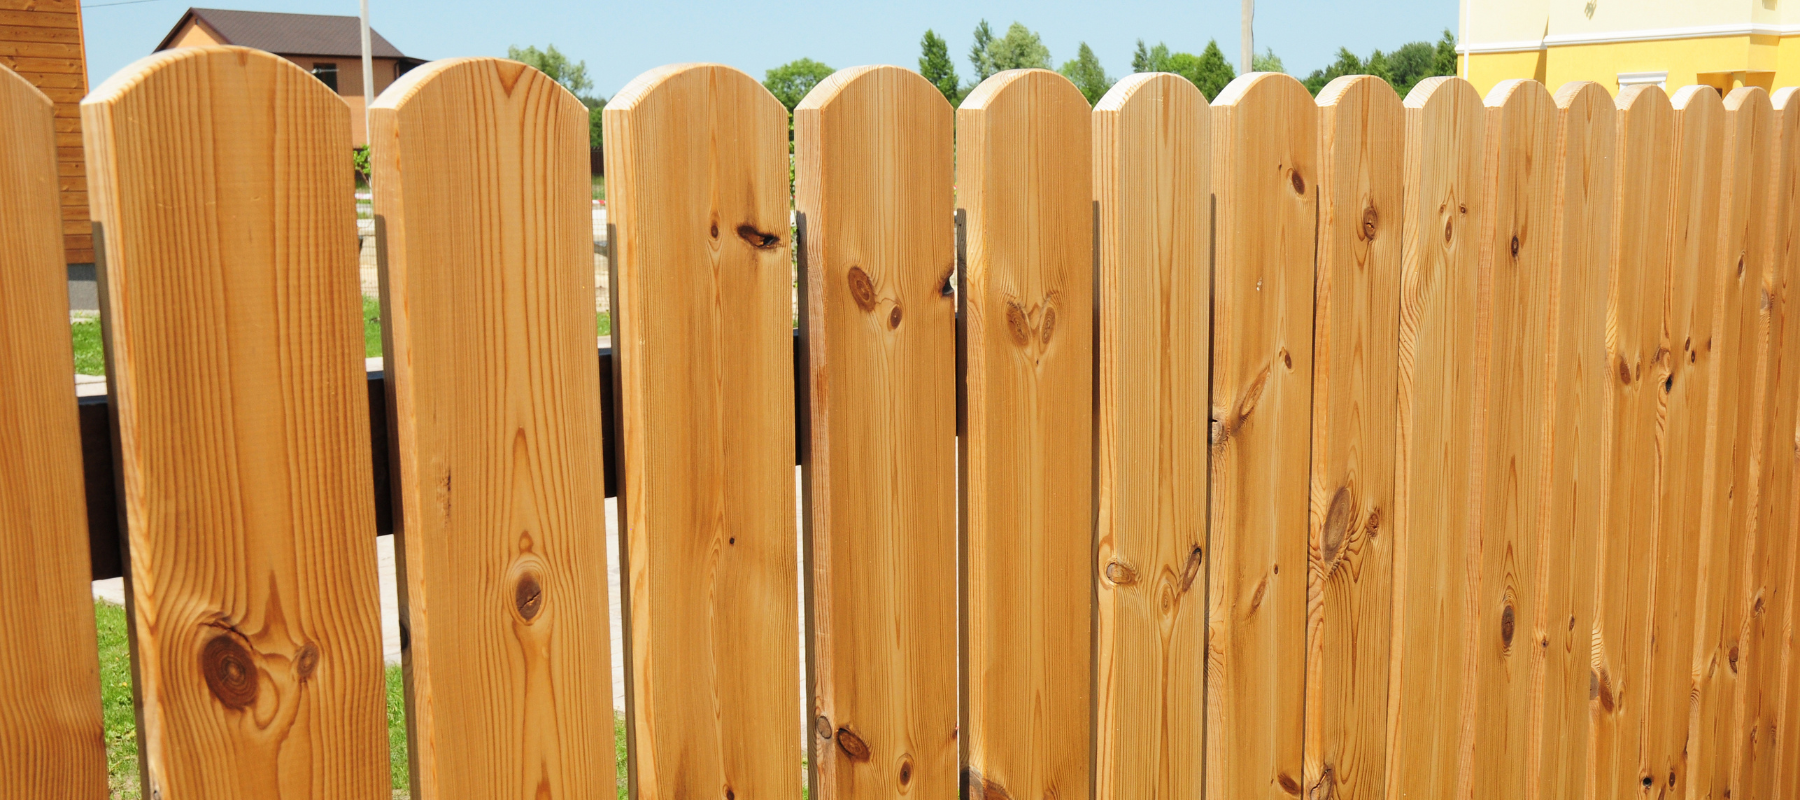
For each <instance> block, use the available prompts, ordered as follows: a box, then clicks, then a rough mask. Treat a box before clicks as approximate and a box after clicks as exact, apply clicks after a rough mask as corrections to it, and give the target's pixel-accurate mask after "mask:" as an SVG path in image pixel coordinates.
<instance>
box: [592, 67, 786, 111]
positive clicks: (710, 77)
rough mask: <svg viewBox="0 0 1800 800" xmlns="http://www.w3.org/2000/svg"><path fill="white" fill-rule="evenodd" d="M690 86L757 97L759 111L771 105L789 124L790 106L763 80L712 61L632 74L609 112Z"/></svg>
mask: <svg viewBox="0 0 1800 800" xmlns="http://www.w3.org/2000/svg"><path fill="white" fill-rule="evenodd" d="M687 87H694V88H699V87H707V88H709V89H711V90H713V91H724V92H730V93H739V94H740V95H741V96H743V97H744V98H745V99H748V98H750V97H754V98H755V99H753V100H748V101H749V102H751V103H755V104H757V105H761V106H764V108H762V109H756V111H758V112H760V113H765V114H766V113H771V109H775V110H779V111H780V112H781V114H782V117H783V118H782V123H783V124H784V125H785V124H786V114H787V109H786V108H784V107H782V105H781V101H780V100H777V99H775V95H774V94H773V93H771V92H770V91H769V89H768V87H766V86H763V84H762V82H761V81H759V80H757V79H756V78H753V77H751V76H750V74H749V73H746V72H744V71H743V70H741V69H738V68H737V67H731V66H726V65H724V64H713V63H709V62H688V63H683V64H669V65H666V66H661V67H657V68H655V69H652V70H649V71H647V72H645V73H643V74H642V75H639V76H637V77H635V78H632V79H631V82H630V83H627V84H625V86H624V88H622V89H620V90H619V91H618V92H617V93H615V94H613V96H612V99H611V100H608V101H606V112H607V113H608V114H611V113H612V112H613V111H614V110H615V109H616V110H619V111H621V112H629V111H633V110H636V109H638V108H639V107H641V106H644V105H646V104H649V103H653V102H656V98H660V97H664V96H667V95H668V94H669V93H672V92H676V91H681V90H683V89H684V88H687Z"/></svg>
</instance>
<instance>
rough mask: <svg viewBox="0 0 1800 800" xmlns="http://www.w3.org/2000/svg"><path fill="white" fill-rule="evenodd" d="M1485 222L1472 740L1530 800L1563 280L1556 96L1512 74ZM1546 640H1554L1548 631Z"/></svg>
mask: <svg viewBox="0 0 1800 800" xmlns="http://www.w3.org/2000/svg"><path fill="white" fill-rule="evenodd" d="M1486 104H1487V109H1488V125H1487V159H1486V160H1487V184H1486V186H1484V187H1483V189H1484V191H1485V193H1486V195H1487V197H1488V210H1489V215H1488V217H1487V220H1486V222H1487V225H1486V227H1485V228H1484V229H1483V230H1482V232H1481V235H1482V240H1481V277H1480V280H1481V282H1482V285H1481V298H1482V299H1481V307H1482V310H1481V311H1479V312H1478V313H1477V317H1478V318H1479V319H1480V320H1481V323H1480V325H1481V327H1480V328H1478V330H1477V333H1476V342H1477V345H1476V346H1477V348H1478V349H1477V352H1476V363H1477V364H1478V365H1480V366H1479V367H1478V371H1477V373H1476V382H1477V383H1476V386H1477V389H1476V416H1475V424H1476V430H1477V435H1476V441H1475V445H1476V446H1475V453H1476V475H1477V478H1476V481H1475V484H1474V492H1475V500H1476V502H1477V504H1478V505H1477V506H1476V508H1477V512H1476V517H1475V524H1476V529H1475V541H1476V553H1477V554H1478V566H1477V569H1478V570H1479V573H1478V574H1479V582H1478V583H1477V593H1476V596H1475V599H1474V602H1473V603H1472V604H1471V606H1470V614H1471V616H1470V618H1469V619H1467V620H1466V621H1465V623H1464V624H1465V625H1467V626H1468V627H1467V629H1468V631H1469V635H1470V636H1471V637H1472V638H1473V642H1472V644H1473V646H1474V649H1473V652H1474V655H1475V669H1474V673H1473V677H1474V684H1473V686H1472V687H1471V688H1472V692H1473V693H1472V703H1471V706H1470V711H1471V713H1472V714H1473V717H1474V720H1473V723H1472V724H1471V725H1470V729H1471V730H1472V732H1473V735H1474V740H1473V742H1472V747H1473V754H1472V755H1473V760H1472V762H1471V764H1472V768H1471V769H1472V773H1471V775H1470V776H1469V778H1468V780H1470V781H1472V783H1473V785H1474V786H1477V787H1481V790H1482V791H1483V792H1484V793H1491V794H1492V795H1493V796H1495V797H1502V798H1524V797H1526V796H1527V789H1526V787H1527V786H1529V785H1530V783H1531V782H1532V781H1533V780H1534V779H1535V778H1536V775H1535V774H1533V772H1532V770H1531V769H1530V762H1528V760H1527V759H1528V758H1530V757H1531V756H1532V755H1533V749H1534V746H1535V743H1536V741H1537V737H1536V736H1535V735H1534V734H1535V732H1534V731H1533V730H1532V727H1531V722H1532V711H1533V708H1532V706H1533V703H1534V702H1537V701H1539V700H1541V699H1542V691H1543V685H1542V683H1541V680H1542V678H1541V676H1542V671H1541V667H1542V663H1543V659H1544V657H1545V656H1544V650H1546V649H1547V645H1543V644H1542V642H1541V641H1540V638H1541V637H1545V636H1546V635H1547V632H1546V631H1544V630H1543V629H1542V627H1540V624H1539V623H1540V620H1541V619H1542V616H1541V615H1542V614H1543V612H1544V601H1545V598H1544V597H1543V595H1542V593H1541V592H1540V591H1539V585H1538V581H1539V578H1540V575H1541V570H1542V569H1543V568H1544V563H1545V554H1544V552H1543V546H1542V545H1543V543H1542V541H1541V540H1540V538H1539V536H1540V525H1539V510H1540V508H1541V505H1542V504H1543V503H1545V502H1547V500H1548V498H1547V497H1546V496H1545V492H1546V489H1547V488H1548V486H1547V484H1548V482H1549V481H1548V474H1547V470H1548V467H1549V464H1548V461H1549V459H1548V455H1549V453H1548V449H1547V444H1548V443H1547V442H1546V441H1544V438H1543V434H1544V432H1545V425H1546V422H1547V420H1548V419H1549V418H1550V407H1549V402H1550V400H1551V395H1552V394H1553V393H1554V389H1553V386H1552V384H1551V382H1550V378H1551V376H1550V375H1549V374H1548V372H1547V370H1546V367H1547V366H1548V364H1549V363H1550V361H1549V359H1548V358H1547V355H1548V351H1549V349H1550V347H1551V346H1552V345H1553V343H1554V337H1553V334H1552V331H1551V328H1550V324H1551V322H1552V315H1551V303H1550V300H1551V292H1552V286H1553V285H1554V283H1555V281H1554V275H1553V272H1552V270H1553V268H1554V265H1553V262H1552V256H1553V254H1554V249H1553V246H1554V244H1555V240H1554V236H1555V232H1556V226H1555V222H1554V219H1553V214H1554V213H1555V209H1554V202H1553V201H1554V194H1553V193H1554V190H1555V178H1556V173H1555V167H1556V158H1555V148H1556V135H1555V134H1556V131H1555V121H1556V103H1555V101H1554V100H1552V99H1551V97H1550V93H1549V92H1547V91H1545V90H1544V87H1543V85H1542V84H1539V83H1537V82H1536V81H1507V82H1504V83H1502V84H1500V85H1499V86H1496V87H1494V90H1493V91H1492V92H1489V93H1488V96H1487V100H1486ZM1544 641H1547V639H1544Z"/></svg>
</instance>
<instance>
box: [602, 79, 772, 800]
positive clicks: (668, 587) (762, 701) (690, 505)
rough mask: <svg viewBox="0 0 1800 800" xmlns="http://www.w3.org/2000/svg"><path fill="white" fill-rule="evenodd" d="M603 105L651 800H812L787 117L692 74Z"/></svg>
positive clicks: (631, 565)
mask: <svg viewBox="0 0 1800 800" xmlns="http://www.w3.org/2000/svg"><path fill="white" fill-rule="evenodd" d="M606 115H607V117H606V121H607V125H608V134H607V137H606V141H607V143H608V147H609V148H611V153H610V154H609V155H608V158H607V160H606V161H607V170H608V173H609V174H608V186H607V193H608V196H607V202H608V210H609V214H610V216H609V218H608V222H609V223H610V224H611V227H612V229H613V230H612V233H611V235H610V236H609V241H610V243H611V246H612V252H613V257H614V259H615V260H614V262H613V265H612V266H613V269H614V271H615V274H616V275H617V276H618V279H617V280H615V281H614V282H613V283H612V287H613V292H614V295H613V296H614V298H615V300H614V303H615V306H616V308H617V309H618V312H617V314H616V315H615V317H614V323H613V325H614V327H613V332H614V333H613V336H614V341H615V342H616V344H615V349H614V351H613V352H614V353H615V354H616V357H617V358H619V359H620V361H619V370H620V373H619V375H620V380H621V389H622V391H620V392H619V398H620V403H621V408H622V409H623V411H624V414H623V416H622V419H623V420H624V423H625V424H624V427H623V432H624V438H625V441H624V444H625V448H624V451H623V452H624V456H625V458H624V461H623V462H622V463H623V464H624V469H623V472H624V474H623V475H622V476H621V477H623V478H624V483H623V486H624V494H625V503H624V506H623V508H624V509H625V519H624V525H623V526H622V530H621V535H622V536H623V537H624V539H625V545H624V547H625V548H626V550H627V552H628V554H629V555H628V557H627V559H626V561H625V564H624V565H623V566H625V567H627V568H628V569H627V572H628V574H629V575H630V591H629V592H627V593H626V597H627V601H628V607H629V609H630V615H629V619H630V621H631V623H630V629H629V634H630V636H629V639H628V641H629V642H630V644H629V645H628V653H629V654H630V657H631V665H630V667H629V669H630V673H629V674H630V675H631V682H630V688H629V692H628V694H627V697H628V701H627V702H628V704H629V707H630V709H631V720H632V721H631V725H632V733H633V736H632V750H631V752H632V753H633V760H632V763H633V764H634V765H635V774H636V778H635V785H636V787H637V789H636V791H637V795H636V796H637V797H639V798H660V797H669V798H679V797H690V796H695V795H698V794H702V793H717V792H718V791H720V790H719V788H718V787H725V788H724V791H728V792H732V793H734V794H735V795H736V796H738V797H745V798H754V797H788V798H797V797H799V795H800V787H801V783H800V781H798V780H796V779H795V774H794V768H795V766H796V765H798V764H799V763H800V760H801V753H800V738H799V736H798V733H797V732H796V731H795V729H794V723H795V720H798V719H799V718H800V697H799V694H798V693H797V692H796V691H795V687H796V686H798V685H799V682H800V661H799V656H798V654H797V652H796V650H795V647H794V642H795V641H796V640H797V638H798V636H799V628H798V625H799V622H798V616H799V615H798V609H797V607H796V605H795V602H794V598H795V592H796V591H797V588H796V587H797V581H798V574H797V571H796V568H795V563H794V541H795V540H794V536H795V532H794V501H793V498H794V360H793V317H792V306H791V305H790V303H791V300H790V297H789V292H790V290H791V288H792V281H793V267H792V264H793V260H792V257H793V250H792V245H793V237H792V235H791V234H789V233H788V227H787V212H788V200H789V195H788V183H787V176H788V173H787V110H786V109H785V108H783V107H782V106H781V103H780V101H778V100H776V99H775V97H774V95H771V94H769V92H768V90H767V89H764V88H763V87H762V84H760V83H758V82H757V81H756V79H754V78H752V77H750V76H749V75H746V74H744V73H743V72H741V71H739V70H736V69H732V68H730V67H724V66H718V65H711V64H706V65H700V64H694V65H677V66H672V67H664V68H661V69H657V70H652V71H650V72H648V73H645V74H644V75H641V76H639V77H638V78H637V79H635V80H633V81H632V82H631V83H629V84H627V85H626V87H625V88H624V89H623V90H621V91H620V92H619V93H618V94H616V95H614V96H613V98H612V100H611V101H610V102H609V103H608V104H607V111H606Z"/></svg>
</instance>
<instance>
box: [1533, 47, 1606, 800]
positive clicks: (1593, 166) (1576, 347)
mask: <svg viewBox="0 0 1800 800" xmlns="http://www.w3.org/2000/svg"><path fill="white" fill-rule="evenodd" d="M1555 103H1556V115H1555V117H1554V118H1553V130H1552V135H1553V136H1554V137H1555V141H1556V150H1555V162H1554V163H1553V165H1552V169H1554V170H1555V172H1554V181H1555V184H1554V195H1553V198H1554V199H1553V202H1554V206H1553V208H1554V214H1555V216H1554V218H1553V219H1552V220H1551V225H1552V232H1551V236H1552V239H1553V241H1552V242H1551V280H1552V281H1554V283H1553V284H1552V286H1551V294H1550V320H1549V326H1548V330H1549V334H1550V346H1549V348H1548V356H1549V358H1548V361H1547V364H1546V366H1545V372H1546V374H1547V375H1548V376H1549V384H1550V385H1549V389H1550V391H1551V396H1550V399H1549V404H1548V405H1547V407H1546V411H1547V412H1548V415H1549V416H1548V417H1547V418H1546V419H1545V420H1544V423H1543V434H1542V436H1543V438H1544V441H1545V442H1546V443H1547V447H1548V451H1547V452H1546V453H1545V459H1546V462H1545V465H1544V480H1545V482H1546V486H1545V490H1544V498H1543V503H1542V504H1541V505H1540V506H1539V507H1538V509H1537V515H1538V521H1537V523H1536V524H1537V527H1538V532H1537V537H1538V542H1537V547H1538V552H1539V554H1540V558H1541V560H1540V562H1539V564H1540V566H1539V574H1538V575H1537V576H1535V582H1536V588H1535V591H1536V592H1537V594H1538V596H1539V597H1541V598H1542V601H1541V604H1540V606H1539V610H1538V613H1537V618H1536V619H1535V620H1533V626H1534V628H1535V629H1536V631H1537V634H1538V642H1539V650H1540V651H1542V653H1543V659H1544V661H1543V667H1542V669H1543V674H1542V677H1541V678H1540V679H1539V680H1540V681H1541V682H1542V684H1543V686H1542V689H1540V690H1539V691H1541V692H1542V695H1543V697H1542V699H1541V700H1540V701H1538V706H1537V708H1534V709H1533V710H1532V714H1531V717H1530V718H1529V721H1530V723H1531V725H1532V727H1533V736H1534V737H1535V741H1534V744H1533V747H1534V751H1533V753H1532V756H1531V763H1532V764H1534V765H1535V767H1534V773H1533V774H1532V776H1531V780H1532V787H1531V789H1532V791H1533V792H1534V794H1531V795H1528V796H1532V797H1538V798H1576V797H1580V796H1582V794H1583V792H1584V791H1585V789H1586V786H1587V757H1588V746H1587V744H1588V711H1589V708H1590V706H1589V704H1588V697H1589V689H1590V687H1591V684H1592V681H1591V678H1592V674H1593V671H1592V661H1593V642H1594V601H1595V578H1596V574H1597V571H1598V563H1597V562H1596V561H1595V554H1596V550H1597V548H1598V546H1599V540H1600V520H1601V509H1602V505H1601V498H1602V492H1601V488H1602V487H1601V483H1602V479H1601V475H1602V473H1603V471H1604V469H1605V466H1604V463H1603V461H1602V453H1603V452H1604V451H1603V450H1602V444H1603V438H1604V436H1605V422H1604V419H1605V416H1606V406H1605V401H1606V396H1607V392H1606V384H1608V383H1609V382H1610V381H1612V380H1617V376H1618V372H1617V371H1616V370H1608V369H1607V366H1606V365H1607V363H1608V362H1607V352H1606V310H1607V274H1608V270H1609V267H1610V266H1611V262H1612V248H1613V241H1612V227H1613V221H1614V217H1613V203H1614V201H1615V198H1614V194H1613V186H1614V180H1615V177H1614V171H1613V170H1614V163H1615V157H1616V155H1617V153H1616V152H1615V151H1616V150H1617V145H1616V136H1617V129H1618V115H1617V111H1616V108H1615V107H1614V105H1613V98H1612V95H1611V94H1609V93H1608V92H1607V91H1606V89H1605V88H1603V87H1601V86H1600V84H1597V83H1592V82H1588V81H1579V82H1571V83H1567V84H1564V85H1563V87H1562V88H1561V89H1559V90H1557V92H1556V97H1555ZM1545 642H1548V646H1545Z"/></svg>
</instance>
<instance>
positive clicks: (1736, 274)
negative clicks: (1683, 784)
mask: <svg viewBox="0 0 1800 800" xmlns="http://www.w3.org/2000/svg"><path fill="white" fill-rule="evenodd" d="M1773 137H1774V109H1773V107H1772V106H1770V104H1769V97H1768V94H1767V93H1766V92H1764V91H1763V90H1762V89H1760V88H1755V87H1750V88H1744V89H1739V90H1736V91H1733V92H1732V93H1731V94H1730V95H1729V96H1727V97H1726V98H1725V126H1724V137H1723V139H1722V141H1721V144H1722V145H1723V146H1722V147H1721V149H1722V150H1723V151H1724V162H1723V168H1722V171H1721V173H1720V187H1719V188H1720V193H1719V194H1718V195H1717V202H1719V203H1720V205H1721V208H1720V211H1719V227H1718V240H1717V244H1716V255H1715V256H1714V259H1713V261H1712V263H1711V264H1710V266H1711V267H1712V269H1713V270H1714V271H1713V272H1710V273H1709V274H1708V276H1709V277H1711V278H1712V279H1713V280H1714V281H1715V285H1716V286H1717V289H1716V291H1717V292H1718V294H1717V295H1716V297H1715V299H1714V302H1715V306H1714V308H1715V309H1716V313H1717V314H1718V316H1717V317H1715V318H1714V320H1713V332H1712V334H1711V335H1710V336H1709V337H1708V345H1709V346H1710V347H1712V348H1713V349H1714V352H1715V353H1716V354H1717V358H1716V360H1715V361H1714V369H1715V372H1714V375H1715V378H1716V380H1715V382H1714V383H1713V386H1712V390H1713V391H1712V398H1713V399H1712V402H1711V403H1710V404H1709V408H1708V412H1707V413H1708V429H1709V438H1708V442H1707V464H1706V468H1707V473H1706V482H1705V484H1704V485H1703V487H1702V490H1701V491H1702V494H1701V503H1702V504H1703V506H1704V508H1705V511H1704V512H1703V513H1704V514H1705V517H1704V519H1703V520H1702V523H1701V526H1700V530H1699V548H1700V550H1699V581H1698V584H1697V586H1698V590H1697V591H1696V592H1695V597H1696V600H1697V602H1696V606H1695V622H1696V624H1697V626H1698V628H1697V633H1696V634H1695V640H1694V651H1693V663H1692V669H1693V670H1694V673H1693V674H1694V677H1695V685H1694V703H1695V705H1694V717H1693V725H1694V729H1693V731H1692V734H1691V737H1692V741H1691V742H1690V749H1689V751H1688V752H1689V759H1690V760H1689V764H1690V765H1691V767H1692V769H1693V779H1694V783H1693V784H1692V786H1690V789H1689V790H1690V792H1694V793H1696V795H1695V796H1712V797H1720V796H1723V794H1725V793H1732V790H1733V789H1734V788H1735V787H1734V781H1733V777H1734V776H1733V774H1732V762H1733V754H1734V752H1735V751H1736V749H1737V744H1738V743H1739V742H1740V741H1741V736H1742V735H1743V734H1740V733H1739V732H1737V731H1734V730H1733V727H1732V719H1733V713H1732V712H1733V709H1734V707H1735V705H1736V703H1737V701H1738V699H1739V694H1738V693H1739V691H1740V690H1741V689H1742V688H1743V687H1744V685H1745V683H1746V681H1745V680H1744V679H1743V678H1742V677H1741V675H1740V673H1741V672H1742V671H1743V670H1744V669H1746V668H1747V667H1748V666H1749V664H1748V662H1746V661H1745V660H1744V658H1743V656H1744V652H1743V642H1742V641H1741V634H1742V631H1741V630H1740V625H1741V624H1742V623H1743V621H1744V619H1745V616H1746V613H1747V611H1748V606H1749V603H1750V600H1749V598H1748V597H1746V596H1744V592H1745V591H1746V589H1747V586H1748V582H1747V580H1746V578H1747V575H1746V573H1747V571H1748V570H1749V569H1750V565H1749V564H1748V563H1747V562H1746V559H1747V557H1748V556H1749V555H1750V553H1751V551H1752V550H1753V549H1754V548H1753V545H1752V543H1753V542H1754V540H1755V539H1756V538H1757V533H1756V531H1755V530H1754V526H1755V524H1756V522H1757V514H1756V505H1757V501H1758V497H1757V494H1758V489H1759V488H1760V486H1759V485H1758V478H1759V476H1758V470H1760V468H1761V466H1762V464H1761V461H1762V458H1761V453H1760V448H1761V441H1762V436H1763V435H1764V434H1766V433H1767V431H1766V429H1764V427H1763V415H1764V414H1765V413H1766V411H1767V402H1766V398H1765V397H1763V396H1762V392H1761V387H1762V386H1763V384H1764V382H1765V381H1766V380H1767V379H1768V373H1767V370H1766V369H1765V367H1766V366H1767V359H1766V357H1767V355H1768V335H1767V334H1768V332H1767V329H1766V323H1767V311H1768V306H1767V297H1766V296H1761V297H1759V295H1762V293H1763V291H1764V284H1763V273H1764V270H1765V269H1766V268H1767V258H1768V256H1769V254H1768V252H1767V250H1766V248H1765V247H1764V244H1765V240H1766V237H1767V236H1768V232H1767V230H1766V225H1767V222H1768V219H1769V217H1768V215H1767V214H1766V213H1764V212H1765V211H1766V209H1767V204H1768V193H1769V187H1770V184H1771V178H1772V177H1773V175H1772V172H1771V167H1772V163H1771V160H1770V155H1771V151H1772V147H1773V141H1772V139H1773ZM1752 655H1754V654H1752Z"/></svg>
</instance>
